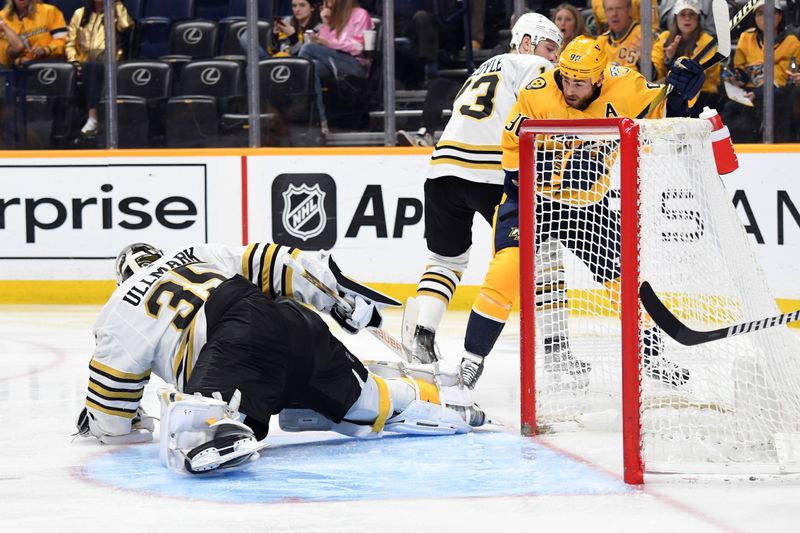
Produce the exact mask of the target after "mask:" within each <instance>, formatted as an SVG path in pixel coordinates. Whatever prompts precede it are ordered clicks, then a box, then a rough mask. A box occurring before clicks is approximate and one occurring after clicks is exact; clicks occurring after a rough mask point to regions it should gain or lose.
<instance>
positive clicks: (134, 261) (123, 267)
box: [115, 242, 164, 285]
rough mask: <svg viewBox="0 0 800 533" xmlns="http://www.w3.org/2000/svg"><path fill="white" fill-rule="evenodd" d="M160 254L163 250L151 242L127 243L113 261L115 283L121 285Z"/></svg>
mask: <svg viewBox="0 0 800 533" xmlns="http://www.w3.org/2000/svg"><path fill="white" fill-rule="evenodd" d="M162 255H164V252H162V251H161V250H159V249H158V248H156V247H155V246H153V245H152V244H147V243H145V242H135V243H133V244H129V245H128V246H126V247H125V248H123V249H122V251H121V252H120V253H119V255H118V256H117V261H116V263H115V270H116V273H117V285H122V284H123V283H124V282H125V280H127V279H128V278H129V277H131V276H133V275H134V274H135V273H136V272H137V271H138V270H140V269H142V268H144V267H146V266H148V265H151V264H153V263H155V262H156V261H158V259H159V258H160V257H161V256H162Z"/></svg>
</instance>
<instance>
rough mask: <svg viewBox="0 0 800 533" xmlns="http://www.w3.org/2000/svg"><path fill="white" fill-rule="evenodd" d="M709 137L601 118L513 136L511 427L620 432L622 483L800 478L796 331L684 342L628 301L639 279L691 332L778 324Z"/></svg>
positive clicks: (633, 299) (697, 128) (704, 131)
mask: <svg viewBox="0 0 800 533" xmlns="http://www.w3.org/2000/svg"><path fill="white" fill-rule="evenodd" d="M710 130H711V128H710V125H709V123H708V122H707V121H705V120H699V119H664V120H657V121H632V120H628V119H606V120H591V121H590V120H586V121H582V120H573V121H527V122H526V123H525V124H524V125H523V128H522V130H521V132H520V273H521V283H522V288H521V357H522V361H521V363H522V364H521V366H522V376H521V383H522V394H521V398H522V400H521V402H522V424H523V428H522V430H523V433H528V434H530V433H543V432H552V431H558V430H561V429H566V428H569V429H571V430H574V429H575V428H588V429H593V430H603V431H607V430H621V431H622V432H623V448H624V457H625V479H626V481H628V482H631V483H640V482H642V481H643V472H644V471H645V470H646V471H647V472H673V473H729V472H737V473H771V474H772V473H786V472H797V471H800V342H799V341H798V337H797V335H796V334H795V333H793V332H792V331H790V330H789V329H788V328H787V327H785V326H780V327H775V328H771V329H767V330H762V331H758V332H753V333H748V334H745V335H740V336H737V337H732V338H728V339H723V340H718V341H714V342H709V343H706V344H702V345H698V346H692V347H688V346H683V345H681V344H678V343H677V342H675V341H673V340H672V339H671V338H669V337H668V336H667V335H666V334H664V333H663V332H660V331H659V330H658V328H656V327H655V326H654V324H653V323H652V321H651V319H650V318H649V317H648V316H647V314H646V312H645V311H644V310H643V309H642V308H641V307H640V304H639V301H638V293H637V289H638V286H639V283H641V282H642V281H645V280H647V281H649V282H650V284H651V285H652V286H653V288H654V289H655V290H656V292H657V294H658V295H659V297H660V298H661V300H662V301H664V302H665V303H666V304H667V306H668V307H669V308H670V309H671V310H672V311H673V313H675V314H676V315H677V316H678V317H679V318H680V319H681V320H682V321H683V322H684V323H686V324H687V325H688V326H689V327H692V328H693V329H699V330H709V329H715V328H720V327H724V326H728V325H733V324H736V323H740V322H745V321H749V320H757V319H762V318H765V317H769V316H773V315H776V314H778V313H779V311H778V309H777V306H776V303H775V300H774V299H773V297H772V295H771V293H770V291H769V289H768V287H767V284H766V280H765V276H764V274H763V273H762V271H761V269H760V267H759V265H758V263H757V261H756V259H755V256H754V253H753V251H752V249H751V247H750V245H749V242H748V238H747V235H746V233H745V231H744V228H743V226H742V224H741V222H740V220H739V218H738V215H737V213H736V211H735V209H734V207H733V205H732V203H731V201H730V199H729V195H728V194H727V193H726V191H725V187H724V184H723V182H722V180H721V179H720V177H719V176H718V175H717V172H716V169H715V165H714V159H713V153H712V148H711V142H710V139H709V134H710ZM534 156H535V157H534ZM534 161H535V162H534ZM534 191H535V192H534ZM534 199H535V201H534Z"/></svg>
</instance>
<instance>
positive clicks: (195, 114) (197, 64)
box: [166, 60, 242, 147]
mask: <svg viewBox="0 0 800 533" xmlns="http://www.w3.org/2000/svg"><path fill="white" fill-rule="evenodd" d="M241 91H242V74H241V66H240V64H239V63H238V62H236V61H225V60H210V61H193V62H191V63H188V64H187V65H186V66H184V68H183V71H182V72H181V78H180V80H179V82H178V86H177V89H176V96H174V97H172V98H170V99H169V101H168V102H167V129H166V137H167V146H170V147H208V146H216V145H217V144H218V143H219V125H220V114H222V113H226V112H232V111H238V110H239V109H238V106H239V105H240V101H241Z"/></svg>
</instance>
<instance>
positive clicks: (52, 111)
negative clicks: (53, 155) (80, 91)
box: [24, 61, 75, 148]
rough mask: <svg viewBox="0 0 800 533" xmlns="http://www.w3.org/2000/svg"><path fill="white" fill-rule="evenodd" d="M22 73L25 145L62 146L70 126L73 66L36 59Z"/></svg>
mask: <svg viewBox="0 0 800 533" xmlns="http://www.w3.org/2000/svg"><path fill="white" fill-rule="evenodd" d="M25 74H26V76H25V79H24V84H25V88H24V94H25V117H26V131H27V142H26V146H27V147H28V148H58V147H63V146H64V145H65V142H66V140H67V138H68V136H69V134H70V130H71V127H72V115H73V108H74V105H73V104H74V98H75V67H73V66H72V65H71V64H70V63H65V62H63V61H39V62H36V63H31V64H30V65H28V67H27V68H26V69H25Z"/></svg>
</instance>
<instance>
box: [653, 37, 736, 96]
mask: <svg viewBox="0 0 800 533" xmlns="http://www.w3.org/2000/svg"><path fill="white" fill-rule="evenodd" d="M673 39H674V37H673ZM712 39H713V37H712V36H711V35H710V34H708V33H706V32H702V33H701V34H700V37H699V38H698V39H697V44H695V46H694V48H693V49H692V53H691V54H688V55H689V57H690V58H691V59H694V60H695V61H697V62H699V63H702V62H703V61H705V60H706V59H709V58H711V56H713V55H714V54H715V53H716V52H717V47H716V46H712V47H711V48H709V50H708V52H706V53H705V54H703V57H696V55H697V54H698V53H700V52H701V51H702V50H703V49H705V47H706V45H708V43H710V42H711V40H712ZM671 41H672V39H670V38H669V32H668V31H665V32H662V33H661V35H659V36H658V39H657V40H656V42H654V43H653V53H652V59H653V66H654V67H655V69H656V78H657V80H658V81H660V82H663V81H664V79H665V78H666V77H667V72H668V71H669V68H668V66H667V64H666V63H665V62H664V59H665V55H664V48H666V47H667V46H669V44H670V42H671ZM673 59H674V58H673ZM721 70H722V67H721V66H720V65H719V64H716V65H714V66H713V67H711V68H710V69H708V70H706V81H705V82H704V83H703V87H702V88H701V89H700V90H701V91H702V92H704V93H716V92H718V91H719V80H720V72H721Z"/></svg>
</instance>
